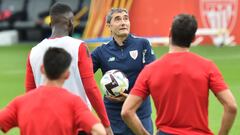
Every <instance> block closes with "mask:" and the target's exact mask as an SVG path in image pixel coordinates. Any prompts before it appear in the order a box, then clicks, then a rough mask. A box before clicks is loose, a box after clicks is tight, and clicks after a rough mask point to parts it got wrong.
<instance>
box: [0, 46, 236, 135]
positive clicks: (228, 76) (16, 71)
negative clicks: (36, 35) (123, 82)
mask: <svg viewBox="0 0 240 135" xmlns="http://www.w3.org/2000/svg"><path fill="white" fill-rule="evenodd" d="M32 45H34V44H33V43H28V44H17V45H14V46H9V47H0V108H3V107H4V106H6V105H7V103H8V102H9V101H11V100H12V99H13V98H14V97H16V96H17V95H20V94H23V93H24V75H25V64H26V58H27V55H28V52H29V50H30V48H31V47H32ZM90 49H91V50H92V49H93V48H90ZM154 51H155V54H156V56H157V57H160V56H161V55H162V54H163V53H166V52H167V51H168V48H167V47H164V46H161V47H154ZM191 51H193V52H197V53H198V54H200V55H202V56H204V57H207V58H209V59H212V60H213V61H214V62H215V63H216V64H217V65H218V67H219V69H220V70H221V72H222V74H223V76H224V78H225V81H226V82H227V83H228V85H229V87H230V89H231V90H232V92H233V94H234V96H235V98H236V100H237V103H238V106H239V104H240V93H239V92H240V46H237V47H221V48H217V47H215V46H198V47H193V48H192V49H191ZM100 78H101V73H100V72H97V73H96V74H95V79H96V80H97V82H99V80H100ZM209 101H210V102H209V125H210V128H211V129H212V130H213V132H214V133H215V134H217V131H218V129H219V127H220V124H221V116H222V112H223V108H222V106H221V105H220V103H219V102H218V101H217V99H216V98H215V97H214V95H213V94H212V93H211V94H210V98H209ZM152 117H153V120H155V111H154V109H153V114H152ZM239 127H240V115H238V116H237V118H236V121H235V123H234V125H233V128H232V130H231V132H230V135H239V134H240V129H239ZM18 134H20V133H19V130H18V129H12V130H11V131H9V132H8V133H7V134H6V135H18ZM0 135H3V133H2V132H1V131H0Z"/></svg>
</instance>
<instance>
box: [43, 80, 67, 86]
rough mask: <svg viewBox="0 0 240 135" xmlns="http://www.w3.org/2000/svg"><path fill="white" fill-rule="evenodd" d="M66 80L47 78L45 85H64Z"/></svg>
mask: <svg viewBox="0 0 240 135" xmlns="http://www.w3.org/2000/svg"><path fill="white" fill-rule="evenodd" d="M63 83H64V80H63V81H62V80H46V81H45V83H44V85H45V86H54V87H62V86H63Z"/></svg>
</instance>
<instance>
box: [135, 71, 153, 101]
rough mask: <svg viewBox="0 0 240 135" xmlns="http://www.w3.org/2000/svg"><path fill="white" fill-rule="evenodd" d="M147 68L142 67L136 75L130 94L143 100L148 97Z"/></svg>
mask: <svg viewBox="0 0 240 135" xmlns="http://www.w3.org/2000/svg"><path fill="white" fill-rule="evenodd" d="M148 77H149V73H148V68H147V67H144V68H143V70H142V71H141V72H140V74H139V75H138V78H137V80H136V82H135V84H134V86H133V88H132V90H131V92H130V94H131V95H136V96H140V97H142V98H143V99H145V98H146V97H147V96H148V95H149V93H150V92H149V87H148Z"/></svg>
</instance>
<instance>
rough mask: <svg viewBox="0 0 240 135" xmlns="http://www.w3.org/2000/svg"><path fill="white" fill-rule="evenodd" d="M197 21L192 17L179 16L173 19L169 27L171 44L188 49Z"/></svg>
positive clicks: (186, 15) (193, 36)
mask: <svg viewBox="0 0 240 135" xmlns="http://www.w3.org/2000/svg"><path fill="white" fill-rule="evenodd" d="M197 27H198V24H197V21H196V19H195V17H194V16H193V15H188V14H180V15H177V16H176V17H174V20H173V23H172V26H171V38H172V39H171V40H172V44H174V45H177V46H180V47H190V45H191V42H192V41H193V40H194V38H195V33H196V31H197Z"/></svg>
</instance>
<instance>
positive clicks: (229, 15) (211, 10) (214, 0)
mask: <svg viewBox="0 0 240 135" xmlns="http://www.w3.org/2000/svg"><path fill="white" fill-rule="evenodd" d="M237 10H238V0H200V14H201V19H202V22H203V25H204V27H207V28H214V29H227V30H228V31H229V32H232V30H233V28H234V26H235V25H236V21H237V15H238V13H237Z"/></svg>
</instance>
